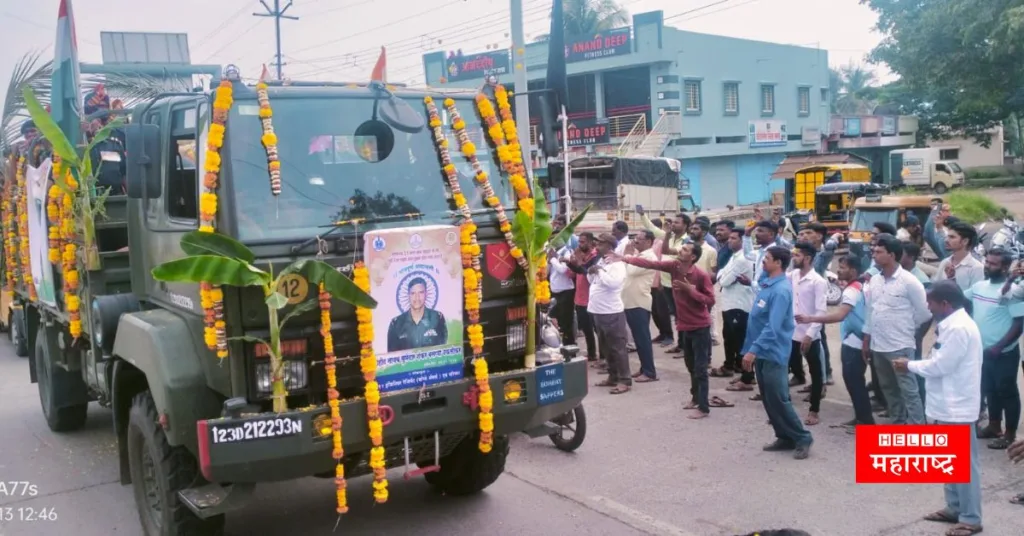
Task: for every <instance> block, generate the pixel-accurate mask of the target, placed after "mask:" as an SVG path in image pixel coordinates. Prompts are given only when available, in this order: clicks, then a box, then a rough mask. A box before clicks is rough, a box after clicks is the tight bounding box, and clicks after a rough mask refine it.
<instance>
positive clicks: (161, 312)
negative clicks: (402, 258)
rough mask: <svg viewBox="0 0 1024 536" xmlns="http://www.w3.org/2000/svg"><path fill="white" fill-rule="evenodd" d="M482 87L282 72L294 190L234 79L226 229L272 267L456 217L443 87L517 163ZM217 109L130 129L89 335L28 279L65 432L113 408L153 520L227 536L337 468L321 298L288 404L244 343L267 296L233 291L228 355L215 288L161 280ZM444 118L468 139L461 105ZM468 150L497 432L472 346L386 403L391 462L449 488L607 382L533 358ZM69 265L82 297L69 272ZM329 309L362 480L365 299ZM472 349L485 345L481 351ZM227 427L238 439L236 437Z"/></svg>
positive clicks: (163, 107) (348, 254)
mask: <svg viewBox="0 0 1024 536" xmlns="http://www.w3.org/2000/svg"><path fill="white" fill-rule="evenodd" d="M475 94H476V92H475V91H465V90H462V91H451V92H448V91H445V92H441V91H437V90H430V91H429V92H425V91H419V90H413V89H409V88H405V87H394V86H388V87H387V88H386V89H382V88H381V87H378V86H375V85H373V84H333V83H299V82H290V83H288V84H286V85H282V84H274V83H271V87H270V88H269V96H270V101H271V103H272V106H273V112H274V127H275V130H276V133H277V136H278V139H279V142H278V144H279V145H278V147H279V153H280V160H281V162H282V172H283V173H282V175H283V182H284V184H283V191H282V192H281V194H280V196H279V197H276V198H275V197H274V196H272V195H271V191H270V186H269V181H268V173H267V155H266V153H265V149H264V147H263V146H262V145H261V135H262V130H261V127H260V119H259V106H258V104H257V97H256V92H255V90H254V88H253V87H251V86H247V85H244V84H243V83H242V82H241V81H240V78H237V74H236V78H235V79H234V105H233V106H232V108H231V111H230V115H229V116H228V119H227V136H226V139H225V141H224V144H223V148H222V149H221V153H220V154H221V162H222V163H221V171H220V187H219V193H218V196H219V210H218V213H217V218H218V225H217V228H218V232H220V233H223V234H226V235H229V236H231V237H233V238H235V239H237V240H238V241H240V242H242V243H244V244H246V245H247V246H249V247H250V248H251V249H252V250H253V251H254V253H255V255H256V257H257V259H256V262H255V263H254V264H255V265H256V266H257V267H259V268H261V269H269V268H270V266H271V265H274V266H279V267H280V266H284V265H287V264H288V263H290V262H292V261H293V260H296V259H299V258H303V257H313V256H317V257H319V258H320V259H321V260H323V261H325V262H327V263H329V264H331V265H333V266H335V267H337V269H338V270H339V271H341V272H343V273H351V270H352V267H353V263H354V262H355V261H358V260H359V259H360V258H361V252H362V251H363V233H365V232H366V231H368V230H373V229H385V228H395V227H403V226H406V227H407V226H416V225H426V224H439V223H449V224H452V223H457V221H458V213H457V212H456V211H455V210H454V208H455V207H454V204H453V202H452V200H451V192H449V191H448V190H447V188H446V183H445V181H444V174H443V172H442V169H441V165H440V163H439V158H438V155H437V150H436V146H435V143H434V141H433V139H432V136H431V130H430V128H425V127H426V115H427V114H426V111H425V108H424V104H423V98H424V96H426V95H432V96H434V97H435V98H440V97H445V96H450V97H452V98H453V99H455V101H456V102H457V107H458V108H459V109H460V111H461V112H462V114H463V115H464V117H466V118H467V123H469V125H468V130H469V131H471V136H472V137H473V138H474V140H475V141H477V143H476V146H477V148H478V151H479V159H480V162H481V163H482V165H483V166H484V167H485V168H486V170H487V171H489V172H490V174H491V175H492V176H493V177H495V178H497V177H499V176H500V174H501V171H500V167H499V164H498V163H497V160H496V158H495V154H494V152H493V150H492V148H491V147H490V145H488V144H487V143H486V141H485V138H484V136H485V135H486V134H485V130H484V129H483V128H481V127H480V126H479V125H478V124H473V123H474V121H472V118H476V117H477V114H476V111H475V108H474V101H473V99H474V96H475ZM211 103H212V98H211V95H210V94H209V93H208V92H200V93H168V94H162V95H159V96H157V97H155V98H152V99H150V100H148V101H146V102H144V103H141V104H139V105H136V106H135V107H134V108H133V110H132V113H131V121H130V124H128V125H127V126H125V127H124V137H125V140H126V147H127V167H126V170H127V171H126V174H127V176H126V185H127V195H124V196H110V197H107V198H106V200H105V217H102V218H98V219H97V221H96V224H95V227H96V238H97V244H98V250H99V257H100V259H101V262H102V266H101V268H100V269H98V270H93V271H88V272H87V273H83V275H82V281H81V289H82V291H81V303H82V306H81V311H82V323H83V326H84V332H83V333H82V335H81V336H80V337H79V338H77V339H75V338H73V337H72V336H71V335H70V333H69V318H68V317H67V315H65V313H63V312H62V311H63V310H64V307H61V306H53V305H46V304H44V303H42V302H41V301H40V300H39V299H36V300H32V299H31V296H30V293H29V292H28V291H27V289H26V288H25V286H24V284H19V285H18V286H17V288H16V291H15V301H16V302H17V304H18V305H19V306H21V307H23V311H24V315H23V316H24V322H25V326H24V327H25V333H26V334H27V344H28V348H29V349H30V351H31V354H32V355H31V359H30V376H31V381H32V382H34V383H37V384H38V388H39V396H40V400H41V404H42V413H43V417H44V418H45V419H46V422H47V424H48V425H49V427H50V429H51V430H53V431H55V432H62V433H66V432H72V431H75V430H78V429H80V428H81V427H82V426H83V424H84V423H85V421H86V418H87V414H88V410H87V407H88V405H89V404H90V403H92V402H97V403H98V404H99V405H101V406H103V407H107V408H110V410H111V411H112V413H113V423H114V432H115V434H116V436H117V445H118V449H117V453H118V462H119V464H120V478H121V482H122V484H125V485H129V484H130V485H132V486H133V489H134V494H135V499H136V503H137V508H138V510H139V516H140V520H141V523H142V525H143V528H144V531H145V532H146V533H147V534H152V535H157V534H160V535H167V534H193V533H207V532H209V533H215V532H217V531H218V530H219V528H220V527H222V525H223V523H224V515H225V514H226V513H227V512H230V511H233V510H236V509H238V508H240V507H242V506H243V505H244V504H245V503H246V499H248V498H249V497H250V496H251V495H252V493H253V490H254V488H255V486H256V484H258V483H262V482H275V481H281V480H288V479H295V478H299V477H305V476H310V475H316V476H321V477H331V478H333V476H334V469H335V465H336V463H335V461H334V460H333V459H332V456H331V451H332V441H331V434H330V433H329V432H330V417H329V409H328V406H327V394H326V393H327V384H326V379H325V370H324V356H325V352H324V348H323V338H322V337H321V336H320V334H319V325H320V320H319V312H318V311H316V310H314V311H310V312H307V313H303V314H301V315H299V316H297V317H295V318H294V319H293V320H291V321H290V322H289V323H288V324H287V326H286V327H285V328H284V330H283V331H282V333H281V340H282V348H283V350H284V354H285V355H284V358H285V360H286V367H285V368H286V382H287V387H288V393H289V396H288V406H289V407H290V408H301V409H296V410H294V411H288V412H286V413H273V412H271V398H270V397H271V387H270V385H271V382H270V370H269V365H268V363H267V355H266V352H265V349H264V351H262V352H261V347H260V346H259V345H258V344H255V343H250V342H247V340H248V339H245V338H244V337H266V336H267V334H268V330H269V327H268V319H267V314H266V305H265V304H264V296H263V295H262V293H261V292H260V291H259V290H258V289H255V288H251V287H248V288H229V287H224V314H225V317H226V322H227V326H226V331H227V334H228V336H229V338H230V339H229V348H230V357H229V358H227V359H226V360H225V361H226V362H223V363H220V362H218V359H217V358H216V357H215V353H214V352H212V351H210V350H208V349H207V346H206V345H205V344H204V339H203V335H204V333H203V331H204V330H203V328H204V318H203V313H202V308H201V306H200V293H199V287H198V285H194V284H181V283H164V282H158V281H155V280H154V279H153V277H152V276H151V270H152V269H153V267H154V266H157V265H158V264H160V263H163V262H165V261H169V260H173V259H176V258H180V257H183V256H184V252H183V250H182V248H181V246H180V245H179V240H180V238H181V237H182V235H184V234H185V233H188V232H190V231H195V230H196V229H197V228H198V225H199V223H198V222H199V210H200V209H199V206H200V205H199V193H200V192H201V191H202V188H201V184H202V180H203V179H202V173H201V171H202V170H203V162H202V158H203V151H202V150H199V151H196V147H199V148H200V149H201V148H203V147H205V145H206V136H207V134H206V132H207V127H208V125H209V122H210V119H211ZM444 121H445V125H446V126H445V127H444V128H445V130H446V132H448V133H449V134H450V131H451V128H450V121H451V119H450V118H449V117H447V116H445V118H444ZM194 155H199V159H198V160H197V159H196V158H194ZM459 161H460V163H459V164H458V166H457V167H458V172H459V176H460V179H461V181H462V184H463V189H464V191H465V192H466V193H467V197H468V198H469V203H470V204H471V206H472V208H473V209H474V219H475V221H476V223H477V225H478V227H479V230H478V235H479V239H480V242H481V245H482V248H483V252H482V254H483V256H484V259H483V262H482V264H483V265H484V280H483V296H484V302H483V304H482V307H481V312H480V315H481V324H482V325H483V329H484V337H485V343H484V352H485V356H486V359H487V362H488V366H489V369H490V373H491V376H490V380H489V383H490V387H491V390H492V391H493V392H494V393H496V395H495V397H494V398H495V400H494V409H493V413H494V415H495V418H494V426H495V431H494V448H493V450H492V451H491V452H490V453H488V454H483V453H481V452H480V450H479V449H478V447H477V442H478V436H479V431H478V415H477V412H476V411H475V406H474V402H475V398H474V397H472V396H467V394H468V393H471V392H472V391H471V388H472V386H473V384H474V381H473V367H472V365H471V364H470V363H469V361H468V360H467V362H466V363H465V374H464V378H465V379H464V380H461V381H455V382H449V383H442V384H437V385H431V386H428V387H424V388H420V389H411V390H405V391H399V392H393V393H385V394H383V395H382V398H381V402H380V405H381V413H382V414H383V415H386V416H385V417H384V424H385V426H384V443H385V447H386V461H387V466H388V467H391V468H395V467H402V466H405V468H406V469H405V470H406V477H407V478H408V477H410V476H413V475H418V474H424V473H425V478H426V480H427V481H428V482H429V483H431V484H432V485H434V486H436V487H437V488H439V489H440V490H442V491H443V492H445V493H447V494H452V495H462V494H470V493H474V492H479V491H480V490H483V489H484V488H486V487H487V486H488V485H490V484H491V483H493V482H494V481H495V480H496V479H497V478H498V476H499V475H500V474H501V473H502V472H503V470H504V467H505V459H506V457H507V456H508V454H509V442H508V436H509V434H513V433H519V432H525V433H527V434H529V435H531V436H534V437H539V436H543V435H548V434H549V433H551V427H550V425H549V424H547V423H548V421H550V420H552V419H554V418H555V417H557V416H558V415H561V414H564V413H566V412H568V411H571V410H572V409H573V408H574V407H576V406H577V405H578V404H579V403H580V401H581V400H582V399H583V397H584V396H585V395H586V391H587V385H586V377H587V374H586V362H585V360H581V359H579V358H575V359H568V360H566V361H565V362H564V363H556V365H555V366H557V367H558V368H559V369H560V370H559V371H558V372H557V374H555V376H558V377H559V379H560V380H561V381H560V382H556V383H558V385H557V387H558V389H557V392H546V390H547V391H550V385H551V382H546V385H547V387H543V386H541V385H540V384H539V382H538V372H537V370H539V369H534V368H527V366H526V364H525V355H524V354H525V351H524V348H525V341H526V333H525V331H526V330H525V325H526V324H525V321H526V310H525V303H526V298H525V280H524V276H523V273H522V271H521V270H519V269H518V268H516V264H515V262H514V261H513V259H511V258H510V257H509V250H508V247H507V246H506V245H505V243H504V241H503V238H502V234H501V233H500V232H499V230H498V224H497V220H496V218H495V217H494V213H493V210H492V209H489V208H487V207H486V205H485V204H484V199H483V197H482V195H481V194H480V193H479V192H478V189H477V188H476V187H475V185H474V184H473V176H474V172H473V169H472V167H471V166H470V165H469V164H468V163H467V162H465V161H464V160H463V159H459ZM197 170H200V172H199V173H197ZM494 183H495V186H496V189H498V186H500V189H499V191H498V192H497V193H496V195H498V196H500V197H501V199H502V200H503V201H504V202H505V205H506V206H508V207H514V206H515V203H514V197H513V196H512V192H511V189H510V188H509V187H508V185H507V182H506V181H498V180H495V181H494ZM341 221H348V222H358V224H356V225H342V224H339V223H338V222H341ZM43 247H45V246H43ZM49 268H50V267H49V266H47V269H49ZM54 277H57V278H58V281H57V282H56V284H55V286H56V287H57V289H58V291H57V298H56V299H57V302H62V301H63V300H65V299H66V298H65V297H64V296H61V292H60V288H61V286H62V285H61V282H60V281H59V277H60V275H59V274H55V275H54ZM310 286H312V285H309V284H307V282H306V281H304V280H301V278H300V280H294V279H293V280H291V281H290V282H289V283H288V284H287V285H286V286H283V287H282V288H279V289H278V291H279V292H280V293H281V294H283V295H284V296H285V297H287V298H289V300H290V301H291V300H292V299H295V300H296V301H301V300H302V299H304V298H305V296H306V295H307V293H308V292H310V290H309V287H310ZM312 299H316V289H315V287H314V288H313V290H312ZM58 305H59V304H58ZM290 309H291V306H286V308H285V309H283V310H282V311H281V314H282V315H286V314H287V313H288V311H289V310H290ZM331 312H332V318H331V320H332V330H331V333H332V335H333V339H334V344H335V348H334V351H335V354H336V355H337V356H338V357H339V360H338V367H337V376H338V380H337V381H338V390H339V391H340V395H341V397H340V398H341V401H342V402H341V405H340V407H341V413H342V416H343V423H344V424H343V437H344V451H345V454H346V455H345V458H344V462H343V463H344V466H345V473H346V475H347V476H349V477H355V476H359V475H365V474H367V473H370V472H371V469H370V467H369V464H368V453H369V450H370V447H371V444H370V440H369V438H368V435H367V421H366V404H365V400H364V399H363V398H362V396H363V386H364V380H363V377H362V374H361V372H360V370H359V342H358V337H357V332H356V318H355V311H354V309H353V308H352V307H351V306H348V305H346V304H344V303H341V302H338V301H337V300H335V302H334V303H333V306H332V308H331ZM467 344H468V341H467ZM465 355H467V356H468V355H471V352H470V351H469V350H468V347H467V351H466V354H465ZM344 356H353V357H344ZM542 394H544V395H545V396H543V399H542V397H541V395H542ZM325 427H326V431H325ZM225 430H227V431H229V432H231V433H228V434H224V433H217V432H224V431H225ZM273 430H277V431H278V432H279V433H278V434H276V437H275V436H273V435H274V434H273ZM417 467H419V469H417ZM331 492H333V488H332V487H331V486H325V493H331Z"/></svg>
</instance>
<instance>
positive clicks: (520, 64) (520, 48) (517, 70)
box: [509, 0, 533, 186]
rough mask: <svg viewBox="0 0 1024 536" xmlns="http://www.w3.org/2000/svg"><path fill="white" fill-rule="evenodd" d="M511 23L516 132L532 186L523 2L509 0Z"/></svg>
mask: <svg viewBox="0 0 1024 536" xmlns="http://www.w3.org/2000/svg"><path fill="white" fill-rule="evenodd" d="M509 14H510V15H511V17H510V18H511V21H512V81H513V83H514V86H513V87H514V92H515V108H516V130H517V131H518V133H519V140H520V146H522V148H523V162H524V163H528V164H527V165H526V166H525V167H526V172H527V173H528V174H529V179H528V180H529V181H530V185H531V186H532V185H533V169H532V168H533V164H532V159H531V158H530V153H531V151H530V145H531V143H530V103H529V98H528V97H527V96H526V91H527V81H526V35H525V32H526V30H525V29H524V28H523V0H510V5H509Z"/></svg>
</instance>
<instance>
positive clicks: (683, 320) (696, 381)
mask: <svg viewBox="0 0 1024 536" xmlns="http://www.w3.org/2000/svg"><path fill="white" fill-rule="evenodd" d="M702 254H703V250H702V249H700V248H698V247H696V246H695V245H694V244H683V245H682V246H681V247H680V249H679V252H678V256H677V257H676V258H675V259H673V260H661V261H650V260H645V259H639V258H637V257H626V258H625V259H623V261H624V262H625V263H626V264H631V265H633V266H639V267H641V268H650V269H654V270H660V271H662V272H667V273H669V274H670V275H671V277H672V290H673V296H674V298H675V302H676V328H677V329H678V330H679V341H680V344H681V345H682V347H683V357H684V359H685V360H686V368H687V370H688V371H689V372H690V397H691V399H690V403H689V404H687V405H686V406H685V407H684V409H688V410H695V411H694V412H693V413H691V414H690V415H689V418H691V419H703V418H704V417H707V416H708V414H709V413H710V412H711V410H710V407H711V406H715V407H730V406H731V404H729V403H727V402H725V401H724V400H722V399H721V398H719V397H717V396H716V397H713V398H712V399H710V400H709V399H708V368H709V366H710V364H711V314H710V309H711V306H713V305H714V304H715V287H714V285H713V284H712V283H711V276H710V275H708V273H707V272H705V271H703V270H701V269H700V268H698V267H697V266H696V264H697V263H698V262H699V261H700V256H701V255H702Z"/></svg>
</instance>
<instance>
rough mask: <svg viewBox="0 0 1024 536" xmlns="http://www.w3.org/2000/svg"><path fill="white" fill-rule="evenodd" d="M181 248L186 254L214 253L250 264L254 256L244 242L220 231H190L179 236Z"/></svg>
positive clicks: (254, 258)
mask: <svg viewBox="0 0 1024 536" xmlns="http://www.w3.org/2000/svg"><path fill="white" fill-rule="evenodd" d="M181 249H182V251H184V252H185V253H186V254H188V255H216V256H219V257H227V258H229V259H235V260H238V261H242V262H247V263H249V264H252V263H253V261H255V260H256V256H255V255H254V254H253V252H252V250H251V249H249V248H247V247H246V246H245V244H242V243H241V242H239V241H237V240H235V239H233V238H231V237H229V236H225V235H222V234H220V233H204V232H201V231H192V232H190V233H186V234H185V236H183V237H181Z"/></svg>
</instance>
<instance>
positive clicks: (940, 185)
mask: <svg viewBox="0 0 1024 536" xmlns="http://www.w3.org/2000/svg"><path fill="white" fill-rule="evenodd" d="M933 189H934V190H935V193H936V194H938V195H942V194H944V193H946V190H947V189H948V188H946V185H945V184H943V183H941V182H940V183H938V184H936V185H935V186H934V187H933Z"/></svg>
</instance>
